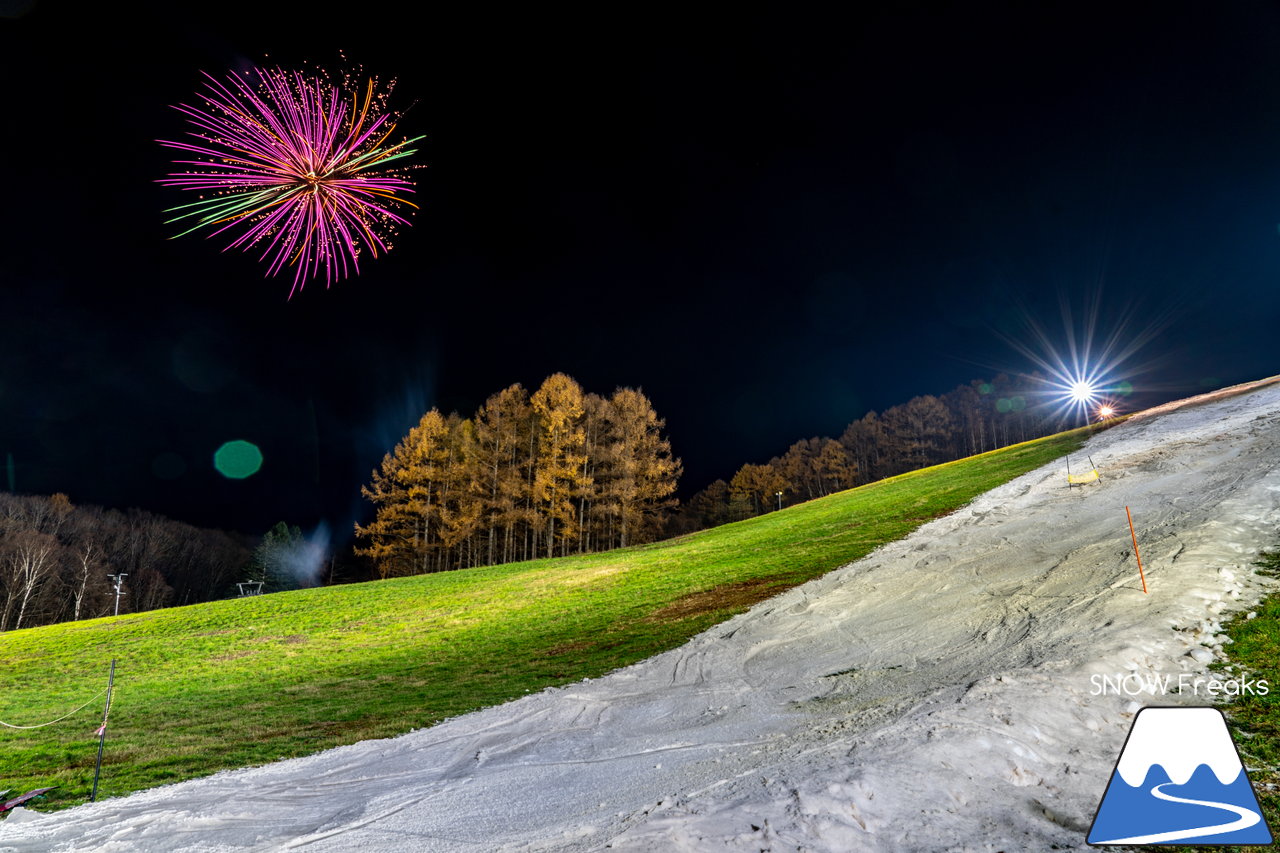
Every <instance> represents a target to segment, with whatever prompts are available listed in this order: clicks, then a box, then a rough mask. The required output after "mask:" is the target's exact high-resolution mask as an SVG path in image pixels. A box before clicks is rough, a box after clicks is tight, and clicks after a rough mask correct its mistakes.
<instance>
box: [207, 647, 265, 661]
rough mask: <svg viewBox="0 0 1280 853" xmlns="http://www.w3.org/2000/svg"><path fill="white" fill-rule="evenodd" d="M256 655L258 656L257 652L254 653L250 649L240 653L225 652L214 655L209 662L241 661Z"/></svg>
mask: <svg viewBox="0 0 1280 853" xmlns="http://www.w3.org/2000/svg"><path fill="white" fill-rule="evenodd" d="M254 654H257V652H255V651H252V650H250V649H245V650H243V651H238V652H223V653H222V654H220V655H214V656H213V657H211V658H209V660H216V661H228V660H240V658H247V657H249V655H254Z"/></svg>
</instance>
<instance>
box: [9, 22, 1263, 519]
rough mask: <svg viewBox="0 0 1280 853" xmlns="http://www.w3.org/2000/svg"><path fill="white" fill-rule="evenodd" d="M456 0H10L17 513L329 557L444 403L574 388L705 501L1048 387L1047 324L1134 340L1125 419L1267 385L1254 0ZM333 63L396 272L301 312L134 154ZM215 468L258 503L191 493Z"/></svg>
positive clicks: (151, 152) (242, 496)
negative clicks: (350, 70) (706, 495)
mask: <svg viewBox="0 0 1280 853" xmlns="http://www.w3.org/2000/svg"><path fill="white" fill-rule="evenodd" d="M467 5H468V6H470V7H474V11H473V12H470V13H467V12H457V11H442V9H440V8H436V7H433V6H430V5H421V6H419V5H414V6H412V7H405V8H412V9H414V10H418V11H415V12H414V13H413V14H412V15H410V16H408V17H401V16H400V15H399V14H398V13H397V12H396V11H395V10H394V9H391V8H388V7H386V6H381V5H373V6H368V7H365V6H361V5H359V4H350V5H348V6H347V7H344V8H343V11H342V16H341V17H332V16H331V14H332V13H330V12H326V11H324V10H325V9H327V8H329V7H323V6H321V5H317V4H305V5H303V4H296V5H295V4H286V3H280V4H272V3H264V2H255V3H242V2H235V0H233V2H228V3H220V4H184V3H164V4H152V3H129V4H71V3H60V2H54V0H35V2H20V0H16V1H15V0H4V2H3V3H2V4H0V10H3V11H6V12H7V13H8V16H7V17H6V18H3V19H0V71H2V72H3V80H4V86H5V88H4V109H3V119H2V125H0V126H2V128H3V133H2V134H0V147H2V148H3V153H4V163H5V166H6V169H5V176H4V181H3V184H2V186H3V198H4V205H3V208H2V211H3V212H2V213H0V217H3V218H2V224H3V231H2V232H0V234H2V235H3V241H4V242H3V253H2V254H0V321H2V325H0V461H7V459H8V456H9V454H11V455H12V459H13V465H12V470H13V476H14V485H15V486H16V488H17V490H18V491H21V492H34V493H50V492H53V491H64V492H66V493H68V494H69V495H70V496H71V499H72V501H73V502H77V503H97V504H102V505H107V506H115V507H121V508H123V507H127V506H141V507H143V508H146V509H148V510H152V511H154V512H158V513H162V514H165V515H169V516H171V517H175V518H179V519H182V520H186V521H190V522H194V523H197V524H202V525H208V526H218V527H225V528H233V529H239V530H242V531H245V532H250V533H256V532H261V531H263V530H265V529H266V528H268V527H269V526H271V525H272V524H273V523H274V522H276V521H279V520H286V521H289V522H291V523H295V524H299V525H301V526H303V527H304V528H309V527H311V526H312V525H314V524H316V523H317V522H318V521H321V520H324V521H327V522H328V523H329V524H330V525H331V526H333V527H335V528H336V529H338V530H339V531H342V532H345V531H347V530H349V529H350V525H351V522H352V520H353V519H354V518H356V517H358V514H359V513H368V511H369V510H368V509H367V507H366V506H365V505H364V504H363V502H362V501H361V499H360V497H359V487H360V485H361V484H362V483H364V482H366V481H367V479H368V475H369V471H370V470H371V468H372V467H373V466H374V465H375V464H376V463H377V462H378V460H379V459H380V458H381V456H382V454H383V453H384V452H386V451H387V450H389V449H390V447H391V446H392V445H393V444H394V443H395V442H396V441H397V440H398V439H399V438H400V437H402V436H403V435H404V433H405V432H406V431H407V430H408V428H409V427H410V426H411V425H412V424H413V423H415V422H416V421H417V419H418V418H419V417H420V416H421V414H422V413H423V412H424V411H425V410H426V409H427V408H429V407H431V406H433V405H435V406H439V407H440V408H441V409H443V410H445V411H448V410H450V409H457V410H459V411H461V412H463V413H464V414H470V413H471V412H472V411H473V410H474V409H475V407H476V406H477V405H479V404H480V403H481V402H482V401H483V400H484V398H485V397H486V396H488V395H489V394H490V393H492V392H494V391H497V390H499V389H500V388H502V387H504V386H506V385H508V384H510V383H512V382H517V381H518V382H523V383H524V384H525V385H526V386H528V387H530V388H534V387H536V386H537V385H538V384H539V383H540V382H541V380H542V379H543V378H544V377H545V376H546V375H548V374H549V373H552V372H555V371H564V372H567V373H569V374H570V375H572V376H574V377H576V378H577V379H578V380H579V381H580V382H581V383H582V384H583V385H584V387H585V388H586V389H587V390H591V391H596V392H599V393H606V394H607V393H609V392H611V391H612V390H613V389H614V388H615V387H618V386H632V387H641V388H643V389H644V391H645V392H646V393H647V394H648V395H649V396H650V398H651V399H652V400H653V401H654V404H655V407H656V408H657V410H658V412H659V414H660V415H662V416H664V417H665V418H666V419H667V431H668V434H669V436H670V438H671V440H672V443H673V445H674V448H675V451H676V453H677V454H678V455H679V456H681V457H682V458H683V459H684V462H685V467H686V472H687V473H686V477H685V483H684V491H685V493H686V494H688V493H690V492H692V491H694V490H696V489H697V488H699V487H701V486H703V485H705V484H706V483H707V482H708V481H710V480H711V479H714V478H715V477H722V476H723V477H727V476H729V475H731V474H732V473H733V471H734V470H736V468H737V467H738V466H739V465H740V464H741V463H743V462H747V461H765V460H767V459H768V458H769V457H770V456H773V455H775V454H778V453H780V452H782V451H783V450H785V449H786V447H787V446H788V445H789V444H790V443H791V442H793V441H794V440H796V439H799V438H803V437H807V436H811V435H819V434H827V435H834V434H838V433H839V432H840V431H841V430H842V429H843V427H844V426H845V424H847V423H848V422H849V421H851V420H853V419H855V418H858V417H860V416H861V415H863V414H864V413H865V412H866V411H867V410H868V409H884V408H886V407H888V406H891V405H893V404H895V403H901V402H905V401H906V400H907V399H909V398H910V397H912V396H915V395H918V394H926V393H942V392H945V391H947V390H949V389H951V388H952V387H954V386H955V385H957V384H959V383H962V382H967V381H969V380H971V379H976V378H980V377H989V376H992V375H994V374H995V373H996V372H998V371H1000V370H1004V371H1007V372H1018V371H1029V370H1031V369H1032V368H1033V367H1034V365H1033V364H1032V363H1031V362H1030V361H1029V360H1028V359H1027V358H1026V357H1025V356H1024V355H1023V354H1021V353H1020V352H1018V350H1017V348H1016V347H1015V346H1013V345H1011V343H1010V341H1009V340H1008V339H1009V338H1012V339H1013V340H1014V341H1015V342H1016V341H1022V342H1024V343H1027V344H1030V343H1031V338H1030V336H1029V335H1028V334H1027V331H1026V329H1025V324H1026V322H1027V321H1028V320H1032V321H1034V322H1036V323H1038V324H1040V325H1041V326H1042V327H1043V328H1044V329H1045V331H1046V332H1048V333H1049V335H1050V336H1051V337H1053V338H1055V339H1056V340H1057V341H1058V345H1059V346H1061V345H1063V344H1065V340H1066V338H1065V332H1064V328H1063V320H1062V317H1061V314H1060V308H1059V303H1060V301H1065V303H1066V304H1067V305H1069V306H1071V307H1072V308H1073V310H1075V312H1076V314H1077V315H1079V313H1080V311H1081V310H1082V309H1083V307H1084V306H1085V305H1087V304H1089V303H1090V301H1091V300H1096V301H1097V304H1098V306H1099V308H1098V328H1099V331H1100V332H1109V331H1116V330H1117V329H1120V323H1121V318H1123V317H1125V316H1128V317H1129V318H1130V319H1129V322H1128V325H1127V326H1124V327H1123V328H1122V329H1120V335H1121V337H1122V339H1124V340H1132V339H1135V338H1136V337H1137V336H1141V335H1143V334H1144V333H1147V334H1150V333H1152V332H1153V331H1158V334H1155V335H1153V336H1152V340H1151V341H1150V342H1149V343H1147V344H1146V346H1145V347H1144V348H1143V349H1142V350H1141V352H1140V353H1139V354H1138V356H1137V357H1135V358H1134V359H1132V360H1130V362H1128V363H1127V364H1126V365H1125V366H1124V367H1123V368H1122V369H1121V370H1120V372H1119V374H1118V375H1117V377H1116V378H1117V379H1128V380H1130V381H1132V382H1133V384H1134V386H1135V387H1136V388H1137V389H1138V391H1139V393H1138V394H1137V395H1135V398H1134V400H1135V401H1138V400H1145V401H1152V402H1153V401H1155V400H1156V399H1166V398H1170V397H1174V396H1182V395H1185V394H1188V393H1193V392H1195V391H1197V390H1200V389H1202V388H1205V387H1207V386H1208V385H1213V384H1222V383H1227V382H1235V381H1243V380H1248V379H1255V378H1260V377H1262V376H1266V375H1270V374H1272V373H1275V372H1277V371H1280V358H1277V356H1278V355H1280V344H1277V341H1278V340H1280V336H1278V335H1277V333H1276V330H1277V326H1278V323H1277V321H1280V286H1278V285H1280V234H1278V223H1280V61H1277V59H1276V57H1277V49H1278V48H1280V7H1277V6H1276V5H1274V4H1264V3H1253V2H1235V3H1230V4H1205V3H1164V2H1162V3H1107V4H1100V5H1089V4H1081V3H1063V4H1058V5H1051V6H1044V5H1041V4H1027V3H1017V4H1011V5H992V4H987V3H981V2H974V3H966V4H947V5H937V6H935V5H930V4H913V3H895V4H856V5H855V6H851V7H850V8H860V7H861V6H871V5H876V6H886V7H889V6H891V7H892V8H891V9H888V8H887V9H881V10H878V11H865V12H859V13H858V14H860V15H863V17H861V18H857V17H854V18H839V19H836V18H831V19H827V18H823V17H821V16H819V15H800V14H797V13H794V12H793V11H791V7H790V5H789V4H784V5H779V6H777V7H775V8H774V9H772V10H770V11H766V12H765V13H762V14H759V15H756V16H747V15H745V14H744V13H743V12H742V11H741V9H738V10H736V11H732V12H726V13H724V14H723V15H720V16H711V15H706V16H703V17H691V16H690V15H689V13H687V12H671V13H660V12H658V11H656V10H654V9H653V8H651V7H648V6H636V7H629V8H627V9H623V10H622V11H621V12H610V13H608V14H605V13H597V14H598V16H597V17H591V16H590V15H586V16H584V15H562V14H560V13H557V12H554V11H548V7H546V6H545V5H544V4H537V5H534V6H531V7H529V10H528V11H525V12H521V13H518V14H515V15H510V14H508V13H506V12H503V11H500V10H499V9H498V8H497V7H491V6H488V5H481V4H467ZM87 6H92V7H93V8H86V7H87ZM24 7H28V8H26V10H25V11H23V9H24ZM1031 7H1034V9H1033V8H1031ZM263 9H269V10H271V11H269V12H267V13H264V12H263V11H262V10H263ZM423 10H425V11H423ZM340 52H341V53H342V54H345V56H346V57H347V59H348V60H350V61H351V62H352V63H359V64H361V65H363V66H364V68H365V69H366V70H367V71H370V72H374V73H377V74H379V75H380V76H382V77H383V78H387V77H396V78H397V79H398V84H397V88H396V90H395V96H394V104H395V105H397V106H399V107H402V108H404V107H410V105H412V106H411V108H410V109H409V110H408V114H407V116H406V117H405V119H404V121H403V122H402V124H401V130H403V131H404V132H406V133H408V134H413V135H417V134H426V135H427V137H428V138H427V140H426V141H425V142H424V144H423V145H422V148H421V151H420V153H419V154H418V155H417V161H418V162H419V163H422V164H425V165H426V166H427V168H426V169H424V170H420V171H418V172H417V179H418V182H419V183H418V191H419V196H418V200H419V201H420V202H421V203H422V205H423V209H422V210H421V212H420V213H419V214H418V215H417V218H416V220H415V225H414V227H413V228H411V229H408V230H407V231H405V232H403V233H402V234H401V235H400V237H399V238H398V240H397V242H396V246H395V249H394V251H393V252H392V253H391V254H390V255H388V256H387V257H385V258H381V259H379V260H377V261H376V262H370V263H368V264H366V265H365V267H364V272H363V273H362V274H361V275H360V276H359V277H358V278H354V279H348V280H345V281H342V282H339V283H337V284H335V285H334V286H333V287H332V288H330V289H329V290H326V289H325V288H324V286H323V283H312V284H310V285H309V286H308V287H307V288H306V289H305V290H304V291H303V292H302V293H301V294H300V295H298V296H295V297H294V298H293V299H292V301H289V300H288V299H287V296H288V293H289V285H290V279H291V277H289V276H285V277H280V278H276V279H264V278H263V273H264V267H263V266H262V265H260V264H259V263H258V262H257V261H256V259H255V258H254V257H253V256H250V255H245V254H240V253H237V252H227V253H222V252H221V251H220V249H221V247H222V245H223V244H221V243H218V242H216V241H215V240H205V239H203V238H202V237H201V236H200V235H199V234H194V235H188V236H187V237H184V238H182V239H179V240H169V239H167V238H168V237H170V236H171V235H172V234H173V233H174V230H173V226H166V225H164V223H163V220H164V218H165V216H164V214H163V213H162V211H163V209H164V208H166V207H169V206H172V205H174V204H177V203H180V202H181V201H183V200H184V199H180V198H177V197H176V196H177V195H178V193H177V191H176V190H171V189H166V188H164V187H161V186H158V185H157V184H156V183H155V180H156V179H157V178H160V177H162V176H163V175H164V174H165V173H166V172H167V171H169V165H168V164H169V160H170V154H171V152H169V151H167V150H166V149H163V148H161V147H160V146H159V145H157V144H156V142H155V140H156V139H157V138H174V137H175V136H177V135H179V134H181V133H183V131H184V129H185V125H184V124H183V121H182V117H181V116H180V115H179V114H178V113H177V112H175V111H174V110H172V109H171V108H170V105H172V104H177V103H179V102H181V101H184V100H185V101H191V100H192V93H193V92H195V91H196V90H197V89H198V88H199V86H200V80H201V78H200V72H201V71H202V70H203V71H208V72H210V73H212V74H214V75H222V74H225V72H226V71H227V70H228V69H232V68H238V69H243V68H246V67H248V66H250V65H253V64H255V63H264V62H266V63H271V64H281V65H284V66H286V67H296V66H300V65H301V64H302V63H303V62H308V63H311V64H312V65H321V66H325V67H328V68H336V67H338V66H339V65H340V64H341V62H340V60H339V58H338V57H339V53H340ZM1077 325H1078V323H1077ZM1138 368H1145V369H1143V370H1141V371H1139V370H1138ZM1126 371H1132V372H1126ZM1144 393H1145V394H1146V396H1145V397H1144V396H1143V394H1144ZM230 439H247V440H249V441H253V442H254V443H256V444H258V445H259V446H260V447H261V448H262V451H263V454H264V457H265V462H264V465H263V468H262V470H261V471H260V472H259V473H258V474H257V475H255V476H254V477H251V478H249V479H247V480H244V481H235V482H233V481H229V480H225V479H223V478H222V477H220V476H219V475H218V474H217V473H215V472H214V470H213V469H212V466H211V457H212V454H213V451H214V450H215V449H216V448H217V447H218V446H219V445H220V444H221V443H222V442H224V441H227V440H230ZM6 467H7V466H6ZM179 472H181V473H179ZM0 473H3V474H4V475H5V478H7V471H4V472H0ZM7 484H8V482H7V479H4V482H0V487H2V486H4V485H7Z"/></svg>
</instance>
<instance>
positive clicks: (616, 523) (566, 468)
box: [355, 373, 682, 578]
mask: <svg viewBox="0 0 1280 853" xmlns="http://www.w3.org/2000/svg"><path fill="white" fill-rule="evenodd" d="M664 426H665V423H664V421H663V420H662V419H661V418H659V417H658V415H657V413H656V412H655V411H654V409H653V405H652V403H650V401H649V399H648V398H647V397H646V396H645V395H644V394H643V393H641V392H640V391H638V390H635V389H632V388H619V389H617V390H616V391H614V393H613V395H612V396H609V397H602V396H599V395H597V394H594V393H585V392H584V391H583V389H582V387H581V386H580V385H579V384H578V383H577V382H576V381H575V380H574V379H573V378H572V377H570V376H567V375H565V374H563V373H556V374H554V375H552V376H549V377H547V379H546V380H545V381H544V382H543V383H542V385H541V386H540V387H539V388H538V389H537V390H536V391H534V392H533V393H532V394H530V393H529V392H528V391H527V390H526V389H525V388H524V387H523V386H522V385H520V384H518V383H517V384H515V385H512V386H510V387H508V388H505V389H503V390H502V391H499V392H498V393H496V394H494V395H492V396H491V397H489V398H488V399H487V400H486V401H485V403H484V404H483V405H482V406H481V407H480V408H479V409H478V410H477V411H476V412H475V414H474V415H473V416H472V417H470V418H463V417H460V416H459V415H458V414H457V413H451V414H449V415H447V416H446V415H442V414H441V413H440V412H439V410H437V409H432V410H431V411H429V412H427V413H426V414H425V415H423V416H422V419H421V421H419V423H418V425H417V426H415V427H414V428H413V429H411V430H410V431H409V434H408V435H407V436H405V438H404V439H403V440H402V441H401V442H400V443H399V444H397V445H396V447H395V449H394V450H392V451H391V452H390V453H388V454H387V455H386V456H385V457H384V458H383V460H382V464H381V466H380V467H379V468H378V469H376V470H374V471H373V474H372V480H371V482H370V484H369V485H367V486H365V487H364V488H363V489H362V493H363V494H364V496H365V497H366V498H367V499H368V500H370V501H371V502H373V504H374V505H375V506H376V509H377V511H376V517H375V518H374V520H373V521H372V522H371V523H369V524H368V525H359V524H357V525H356V528H355V531H356V536H357V538H358V539H359V540H360V543H361V544H360V545H359V546H358V547H357V548H356V553H357V554H360V555H364V556H368V557H370V558H372V559H373V560H374V562H375V564H376V566H377V568H378V573H379V574H380V575H381V576H382V577H384V578H385V577H393V576H400V575H412V574H422V573H425V572H437V571H444V570H449V569H459V568H467V567H471V566H481V565H492V564H495V563H505V562H511V561H514V560H527V559H532V558H535V557H552V556H557V555H566V554H571V553H584V552H587V551H601V550H606V549H609V548H616V547H624V546H627V545H633V544H639V543H643V542H651V541H653V540H654V539H657V538H658V537H659V536H660V534H661V532H662V531H663V530H664V528H665V527H666V523H667V518H666V516H667V513H668V511H669V510H670V509H671V507H673V506H674V505H675V498H674V494H675V491H676V484H677V481H678V479H679V477H680V473H681V470H682V468H681V464H680V460H678V459H675V458H673V457H672V455H671V444H670V442H669V441H668V440H667V439H666V438H665V437H663V435H662V429H663V428H664Z"/></svg>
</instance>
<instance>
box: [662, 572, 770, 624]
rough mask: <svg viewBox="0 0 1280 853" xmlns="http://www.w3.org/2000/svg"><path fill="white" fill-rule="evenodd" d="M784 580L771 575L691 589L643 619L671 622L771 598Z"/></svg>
mask: <svg viewBox="0 0 1280 853" xmlns="http://www.w3.org/2000/svg"><path fill="white" fill-rule="evenodd" d="M787 586H788V585H787V584H786V583H784V582H782V581H778V580H774V579H771V578H759V579H757V580H752V581H739V582H737V583H726V584H721V585H720V586H715V587H712V588H711V589H704V590H702V591H701V592H692V593H689V594H688V595H686V596H682V597H681V598H677V599H676V600H675V601H673V602H671V603H670V604H668V605H666V606H665V607H660V608H658V609H657V610H655V611H653V612H652V613H650V614H649V615H648V616H646V617H645V618H644V621H645V622H674V621H676V620H677V619H688V618H689V617H690V616H698V615H701V614H703V613H710V612H712V611H714V610H724V609H725V608H729V607H733V608H747V607H750V606H751V605H753V604H755V603H757V602H760V601H764V600H765V599H766V598H772V597H773V596H775V595H777V594H778V593H780V592H782V591H783V590H784V589H786V588H787Z"/></svg>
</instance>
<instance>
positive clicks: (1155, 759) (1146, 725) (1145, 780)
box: [1089, 708, 1271, 845]
mask: <svg viewBox="0 0 1280 853" xmlns="http://www.w3.org/2000/svg"><path fill="white" fill-rule="evenodd" d="M1089 843H1090V844H1129V845H1146V844H1152V845H1155V844H1193V845H1194V844H1270V843H1271V831H1270V830H1269V829H1268V828H1267V822H1266V821H1265V820H1264V819H1263V817H1262V809H1260V808H1259V807H1258V800H1257V798H1256V797H1255V796H1254V794H1253V786H1252V785H1251V784H1250V783H1249V776H1248V774H1247V773H1245V770H1244V765H1243V764H1241V763H1240V755H1239V753H1237V752H1236V747H1235V744H1234V743H1232V741H1231V733H1230V732H1228V731H1227V721H1226V720H1225V719H1224V718H1223V716H1222V712H1221V711H1219V710H1218V709H1217V708H1143V709H1142V710H1141V711H1139V712H1138V716H1137V717H1136V718H1135V719H1134V721H1133V728H1131V729H1130V730H1129V738H1128V740H1126V741H1125V743H1124V749H1123V750H1121V752H1120V760H1119V761H1117V762H1116V769H1115V771H1114V772H1113V773H1112V774H1111V781H1110V782H1108V783H1107V792H1106V793H1105V794H1103V796H1102V802H1101V803H1100V804H1099V805H1098V814H1097V816H1096V817H1094V819H1093V827H1092V828H1091V829H1090V830H1089Z"/></svg>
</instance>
